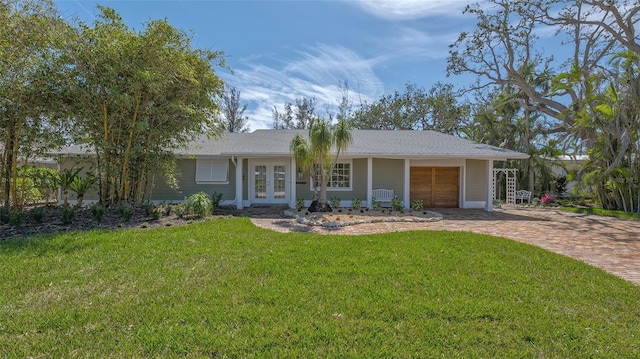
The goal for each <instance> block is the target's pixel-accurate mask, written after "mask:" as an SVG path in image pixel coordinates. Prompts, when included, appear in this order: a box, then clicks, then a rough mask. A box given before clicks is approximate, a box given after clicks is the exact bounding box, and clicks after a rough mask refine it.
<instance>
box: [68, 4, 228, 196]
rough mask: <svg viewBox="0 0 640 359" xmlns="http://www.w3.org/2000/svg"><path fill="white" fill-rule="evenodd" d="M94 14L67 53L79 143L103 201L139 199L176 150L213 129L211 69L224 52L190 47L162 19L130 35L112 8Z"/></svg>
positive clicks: (217, 88)
mask: <svg viewBox="0 0 640 359" xmlns="http://www.w3.org/2000/svg"><path fill="white" fill-rule="evenodd" d="M99 9H100V15H99V16H98V17H97V19H96V21H95V23H94V24H93V26H89V25H86V24H84V23H80V24H79V27H78V32H77V37H76V39H75V43H74V46H72V47H71V48H70V49H69V54H70V57H71V60H72V62H73V64H74V66H73V68H72V69H71V70H72V72H73V75H74V76H73V78H74V79H75V80H76V82H75V83H72V84H71V86H70V87H71V88H72V92H71V95H72V96H73V98H74V101H73V109H74V111H75V114H76V122H77V129H76V135H77V141H78V142H80V141H81V142H85V143H88V144H89V145H90V147H91V150H92V152H93V153H94V155H95V156H96V159H97V165H98V170H99V174H100V176H99V179H98V180H99V192H100V198H101V200H102V201H103V202H104V203H106V204H114V203H118V202H120V201H123V200H128V201H142V200H144V198H145V195H148V192H149V191H150V187H149V183H150V181H151V179H152V178H153V175H154V174H155V173H156V172H160V171H162V170H163V169H164V168H166V167H168V165H169V163H170V162H171V161H172V158H173V157H172V151H173V150H174V149H175V148H177V147H180V146H183V145H185V144H186V143H188V142H189V141H190V140H191V139H192V138H193V137H194V136H195V135H197V134H201V133H203V132H209V133H211V132H214V131H215V130H216V129H218V128H219V123H218V121H217V120H215V119H216V118H218V112H219V108H218V105H217V101H216V98H217V97H218V96H221V95H222V93H223V90H224V84H223V82H222V81H221V79H220V78H219V77H218V76H216V74H215V71H214V66H216V65H222V64H223V62H222V57H221V56H222V53H221V52H215V51H210V50H200V49H194V48H192V47H191V39H190V38H189V37H188V36H187V35H186V34H185V33H184V32H183V31H181V30H178V29H176V28H174V27H173V26H171V25H170V24H169V23H168V22H167V21H166V20H154V21H150V22H148V23H147V24H145V28H144V30H143V31H141V32H136V31H134V30H132V29H130V28H129V27H127V26H126V25H125V24H124V22H123V21H122V19H121V17H120V16H119V15H118V14H117V13H116V12H115V11H114V10H113V9H109V8H105V7H101V6H99Z"/></svg>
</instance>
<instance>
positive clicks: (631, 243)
mask: <svg viewBox="0 0 640 359" xmlns="http://www.w3.org/2000/svg"><path fill="white" fill-rule="evenodd" d="M436 211H437V212H440V213H442V214H443V218H444V219H443V220H442V221H438V222H430V223H410V222H383V223H373V224H359V225H354V226H348V227H342V228H338V229H326V228H322V227H309V226H306V225H300V224H297V223H296V222H295V221H294V220H292V219H282V218H279V219H274V218H252V221H253V223H254V224H256V225H257V226H260V227H264V228H268V229H272V230H276V231H280V232H289V231H304V232H315V233H334V234H352V235H358V234H371V233H380V232H395V231H407V230H449V231H470V232H475V233H483V234H491V235H494V236H500V237H505V238H510V239H513V240H516V241H519V242H525V243H530V244H533V245H536V246H539V247H542V248H545V249H548V250H550V251H552V252H555V253H559V254H563V255H566V256H569V257H572V258H575V259H578V260H581V261H584V262H586V263H588V264H591V265H594V266H597V267H600V268H602V269H604V270H606V271H608V272H609V273H612V274H614V275H617V276H619V277H622V278H624V279H626V280H628V281H630V282H632V283H635V284H638V285H640V221H637V220H626V219H617V218H611V217H603V216H596V215H587V214H578V213H571V212H565V211H558V210H554V209H538V208H509V209H496V210H495V211H494V212H485V211H483V210H465V209H436Z"/></svg>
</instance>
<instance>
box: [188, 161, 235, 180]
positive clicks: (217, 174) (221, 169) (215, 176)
mask: <svg viewBox="0 0 640 359" xmlns="http://www.w3.org/2000/svg"><path fill="white" fill-rule="evenodd" d="M195 182H196V184H229V160H228V159H227V160H203V159H197V160H196V174H195Z"/></svg>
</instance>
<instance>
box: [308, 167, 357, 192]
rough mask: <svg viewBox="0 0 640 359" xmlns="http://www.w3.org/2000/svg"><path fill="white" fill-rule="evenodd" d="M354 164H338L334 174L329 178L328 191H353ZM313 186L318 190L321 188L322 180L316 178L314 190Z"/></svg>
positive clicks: (313, 184) (334, 168)
mask: <svg viewBox="0 0 640 359" xmlns="http://www.w3.org/2000/svg"><path fill="white" fill-rule="evenodd" d="M351 168H352V162H351V161H342V162H337V163H336V164H335V166H334V167H333V172H332V174H331V175H330V176H329V178H328V180H327V189H328V190H333V191H336V190H344V191H347V190H351V184H352V173H351ZM316 173H319V171H316ZM313 186H315V187H316V188H318V189H319V188H320V178H315V181H314V183H312V187H311V190H313Z"/></svg>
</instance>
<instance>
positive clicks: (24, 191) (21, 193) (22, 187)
mask: <svg viewBox="0 0 640 359" xmlns="http://www.w3.org/2000/svg"><path fill="white" fill-rule="evenodd" d="M16 185H17V189H18V197H19V199H18V201H19V202H20V206H22V205H24V204H27V203H31V204H34V203H36V202H38V201H40V200H41V199H42V193H41V192H40V189H38V187H36V184H35V182H34V181H33V180H32V179H31V178H18V179H17V180H16Z"/></svg>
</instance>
